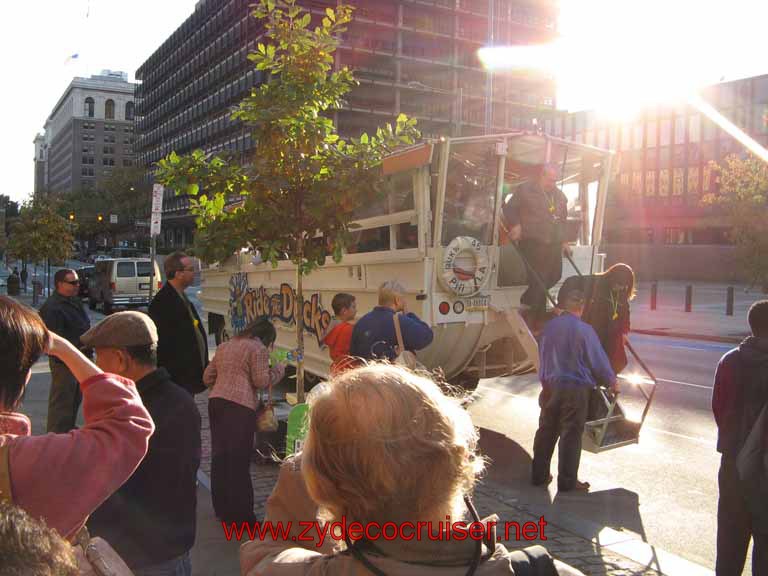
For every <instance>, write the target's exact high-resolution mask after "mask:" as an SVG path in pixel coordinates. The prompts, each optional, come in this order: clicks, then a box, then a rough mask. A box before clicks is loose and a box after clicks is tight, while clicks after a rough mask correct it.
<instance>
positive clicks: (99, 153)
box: [34, 70, 135, 194]
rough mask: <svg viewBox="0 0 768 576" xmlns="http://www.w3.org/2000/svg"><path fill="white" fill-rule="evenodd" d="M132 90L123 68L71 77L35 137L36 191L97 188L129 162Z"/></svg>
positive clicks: (132, 155)
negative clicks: (83, 76)
mask: <svg viewBox="0 0 768 576" xmlns="http://www.w3.org/2000/svg"><path fill="white" fill-rule="evenodd" d="M133 92H134V85H133V84H132V83H130V82H128V75H127V74H126V73H125V72H112V71H110V70H104V71H102V73H101V74H98V75H95V76H91V77H90V78H74V79H73V80H72V82H71V83H70V84H69V86H68V87H67V89H66V90H65V91H64V93H63V94H62V95H61V97H60V98H59V100H58V102H56V105H55V106H54V107H53V110H52V111H51V114H50V116H49V117H48V120H47V121H46V123H45V131H44V133H42V134H38V135H37V136H36V137H35V139H34V144H35V194H42V193H45V194H59V193H64V192H69V191H72V190H85V189H97V190H98V189H99V188H100V186H101V184H102V183H103V181H104V180H106V179H108V178H109V177H110V176H111V175H112V173H113V171H114V170H115V169H116V168H118V167H130V166H133V165H134V162H135V153H134V113H135V106H134V97H133Z"/></svg>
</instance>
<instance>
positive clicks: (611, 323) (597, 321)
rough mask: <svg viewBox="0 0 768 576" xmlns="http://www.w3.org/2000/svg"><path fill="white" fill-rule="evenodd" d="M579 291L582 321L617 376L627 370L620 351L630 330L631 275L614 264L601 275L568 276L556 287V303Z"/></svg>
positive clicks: (620, 265)
mask: <svg viewBox="0 0 768 576" xmlns="http://www.w3.org/2000/svg"><path fill="white" fill-rule="evenodd" d="M573 290H580V291H582V292H583V293H584V297H585V298H586V303H585V305H584V314H583V315H582V320H584V321H585V322H588V323H589V324H591V325H592V327H593V328H594V329H595V332H597V335H598V337H599V338H600V343H601V344H602V345H603V349H604V350H605V353H606V354H608V358H609V359H610V360H611V366H612V368H613V371H614V372H615V373H616V374H618V373H619V372H621V371H622V370H624V368H626V366H627V353H626V350H625V349H624V342H625V341H626V339H627V337H628V334H629V330H630V315H629V303H630V301H631V300H632V299H633V298H634V297H635V273H634V271H633V270H632V268H631V267H630V266H629V265H627V264H622V263H618V264H614V265H613V266H611V267H610V268H608V270H606V271H605V272H603V273H601V274H590V275H585V276H571V277H570V278H568V279H567V280H566V281H565V282H563V285H562V286H561V287H560V291H559V293H558V297H557V301H558V304H559V303H560V301H561V299H562V297H564V296H565V295H566V294H568V293H570V292H572V291H573Z"/></svg>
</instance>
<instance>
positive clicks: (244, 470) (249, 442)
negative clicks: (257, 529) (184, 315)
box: [203, 316, 285, 522]
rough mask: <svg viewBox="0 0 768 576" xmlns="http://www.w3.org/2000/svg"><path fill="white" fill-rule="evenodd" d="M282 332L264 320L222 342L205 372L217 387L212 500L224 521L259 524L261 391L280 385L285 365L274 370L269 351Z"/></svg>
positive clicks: (211, 405)
mask: <svg viewBox="0 0 768 576" xmlns="http://www.w3.org/2000/svg"><path fill="white" fill-rule="evenodd" d="M276 338H277V332H276V331H275V327H274V326H273V325H272V323H271V322H270V321H269V319H268V318H266V317H263V316H262V317H260V318H258V319H256V320H254V321H253V322H251V323H250V324H249V325H248V326H246V327H245V328H244V329H243V331H242V332H240V333H239V334H238V335H237V336H235V337H234V338H233V339H232V340H229V341H227V342H224V343H223V344H220V345H219V347H218V348H217V349H216V355H215V356H214V357H213V360H212V361H211V363H210V364H209V365H208V367H207V368H206V369H205V374H204V375H203V382H204V383H205V385H206V386H208V387H209V388H211V387H212V389H211V393H210V395H209V400H208V415H209V417H210V423H211V448H212V462H211V497H212V499H213V508H214V510H215V511H216V516H218V517H219V519H221V520H223V521H224V522H255V520H256V518H255V516H254V514H253V485H252V483H251V473H250V463H251V450H252V448H253V439H254V435H255V434H256V428H257V423H258V413H259V410H260V408H261V406H260V402H259V395H258V390H259V389H261V388H267V387H268V386H270V385H274V384H276V383H277V382H278V381H280V380H281V379H282V377H283V374H284V373H285V365H284V364H277V365H276V366H273V367H271V368H270V366H269V352H270V349H271V348H272V346H273V344H274V342H275V339H276Z"/></svg>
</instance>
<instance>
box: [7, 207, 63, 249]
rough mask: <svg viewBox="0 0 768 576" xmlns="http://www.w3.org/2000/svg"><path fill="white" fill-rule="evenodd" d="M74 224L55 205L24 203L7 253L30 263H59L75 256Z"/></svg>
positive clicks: (13, 229) (15, 223) (10, 238)
mask: <svg viewBox="0 0 768 576" xmlns="http://www.w3.org/2000/svg"><path fill="white" fill-rule="evenodd" d="M73 241H74V236H73V235H72V225H71V224H70V223H69V222H68V221H67V219H66V218H64V217H62V216H61V215H60V214H58V212H57V210H56V207H55V205H53V204H52V203H50V202H45V201H42V200H37V201H33V202H31V203H28V204H25V205H24V206H22V208H21V212H20V214H19V217H18V219H17V220H16V221H15V222H14V223H13V225H12V227H11V235H10V237H9V239H8V252H9V253H11V254H12V255H13V256H15V257H16V258H26V259H27V261H28V262H42V261H44V260H46V259H48V260H50V261H53V262H59V261H64V260H66V259H67V258H70V257H71V256H72V242H73Z"/></svg>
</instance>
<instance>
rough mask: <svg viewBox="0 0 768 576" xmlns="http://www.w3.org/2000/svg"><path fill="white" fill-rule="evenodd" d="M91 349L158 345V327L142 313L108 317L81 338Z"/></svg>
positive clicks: (133, 312) (124, 313) (122, 313)
mask: <svg viewBox="0 0 768 576" xmlns="http://www.w3.org/2000/svg"><path fill="white" fill-rule="evenodd" d="M80 341H81V342H82V343H83V345H85V346H87V347H89V348H128V347H130V346H147V345H149V344H157V327H156V326H155V323H154V322H153V321H152V318H150V317H149V316H147V315H146V314H143V313H142V312H135V311H128V312H118V313H117V314H112V315H111V316H107V317H106V318H104V320H102V321H101V322H99V323H98V324H96V326H94V327H93V328H91V329H90V330H88V332H86V333H85V334H83V335H82V336H81V337H80Z"/></svg>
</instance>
